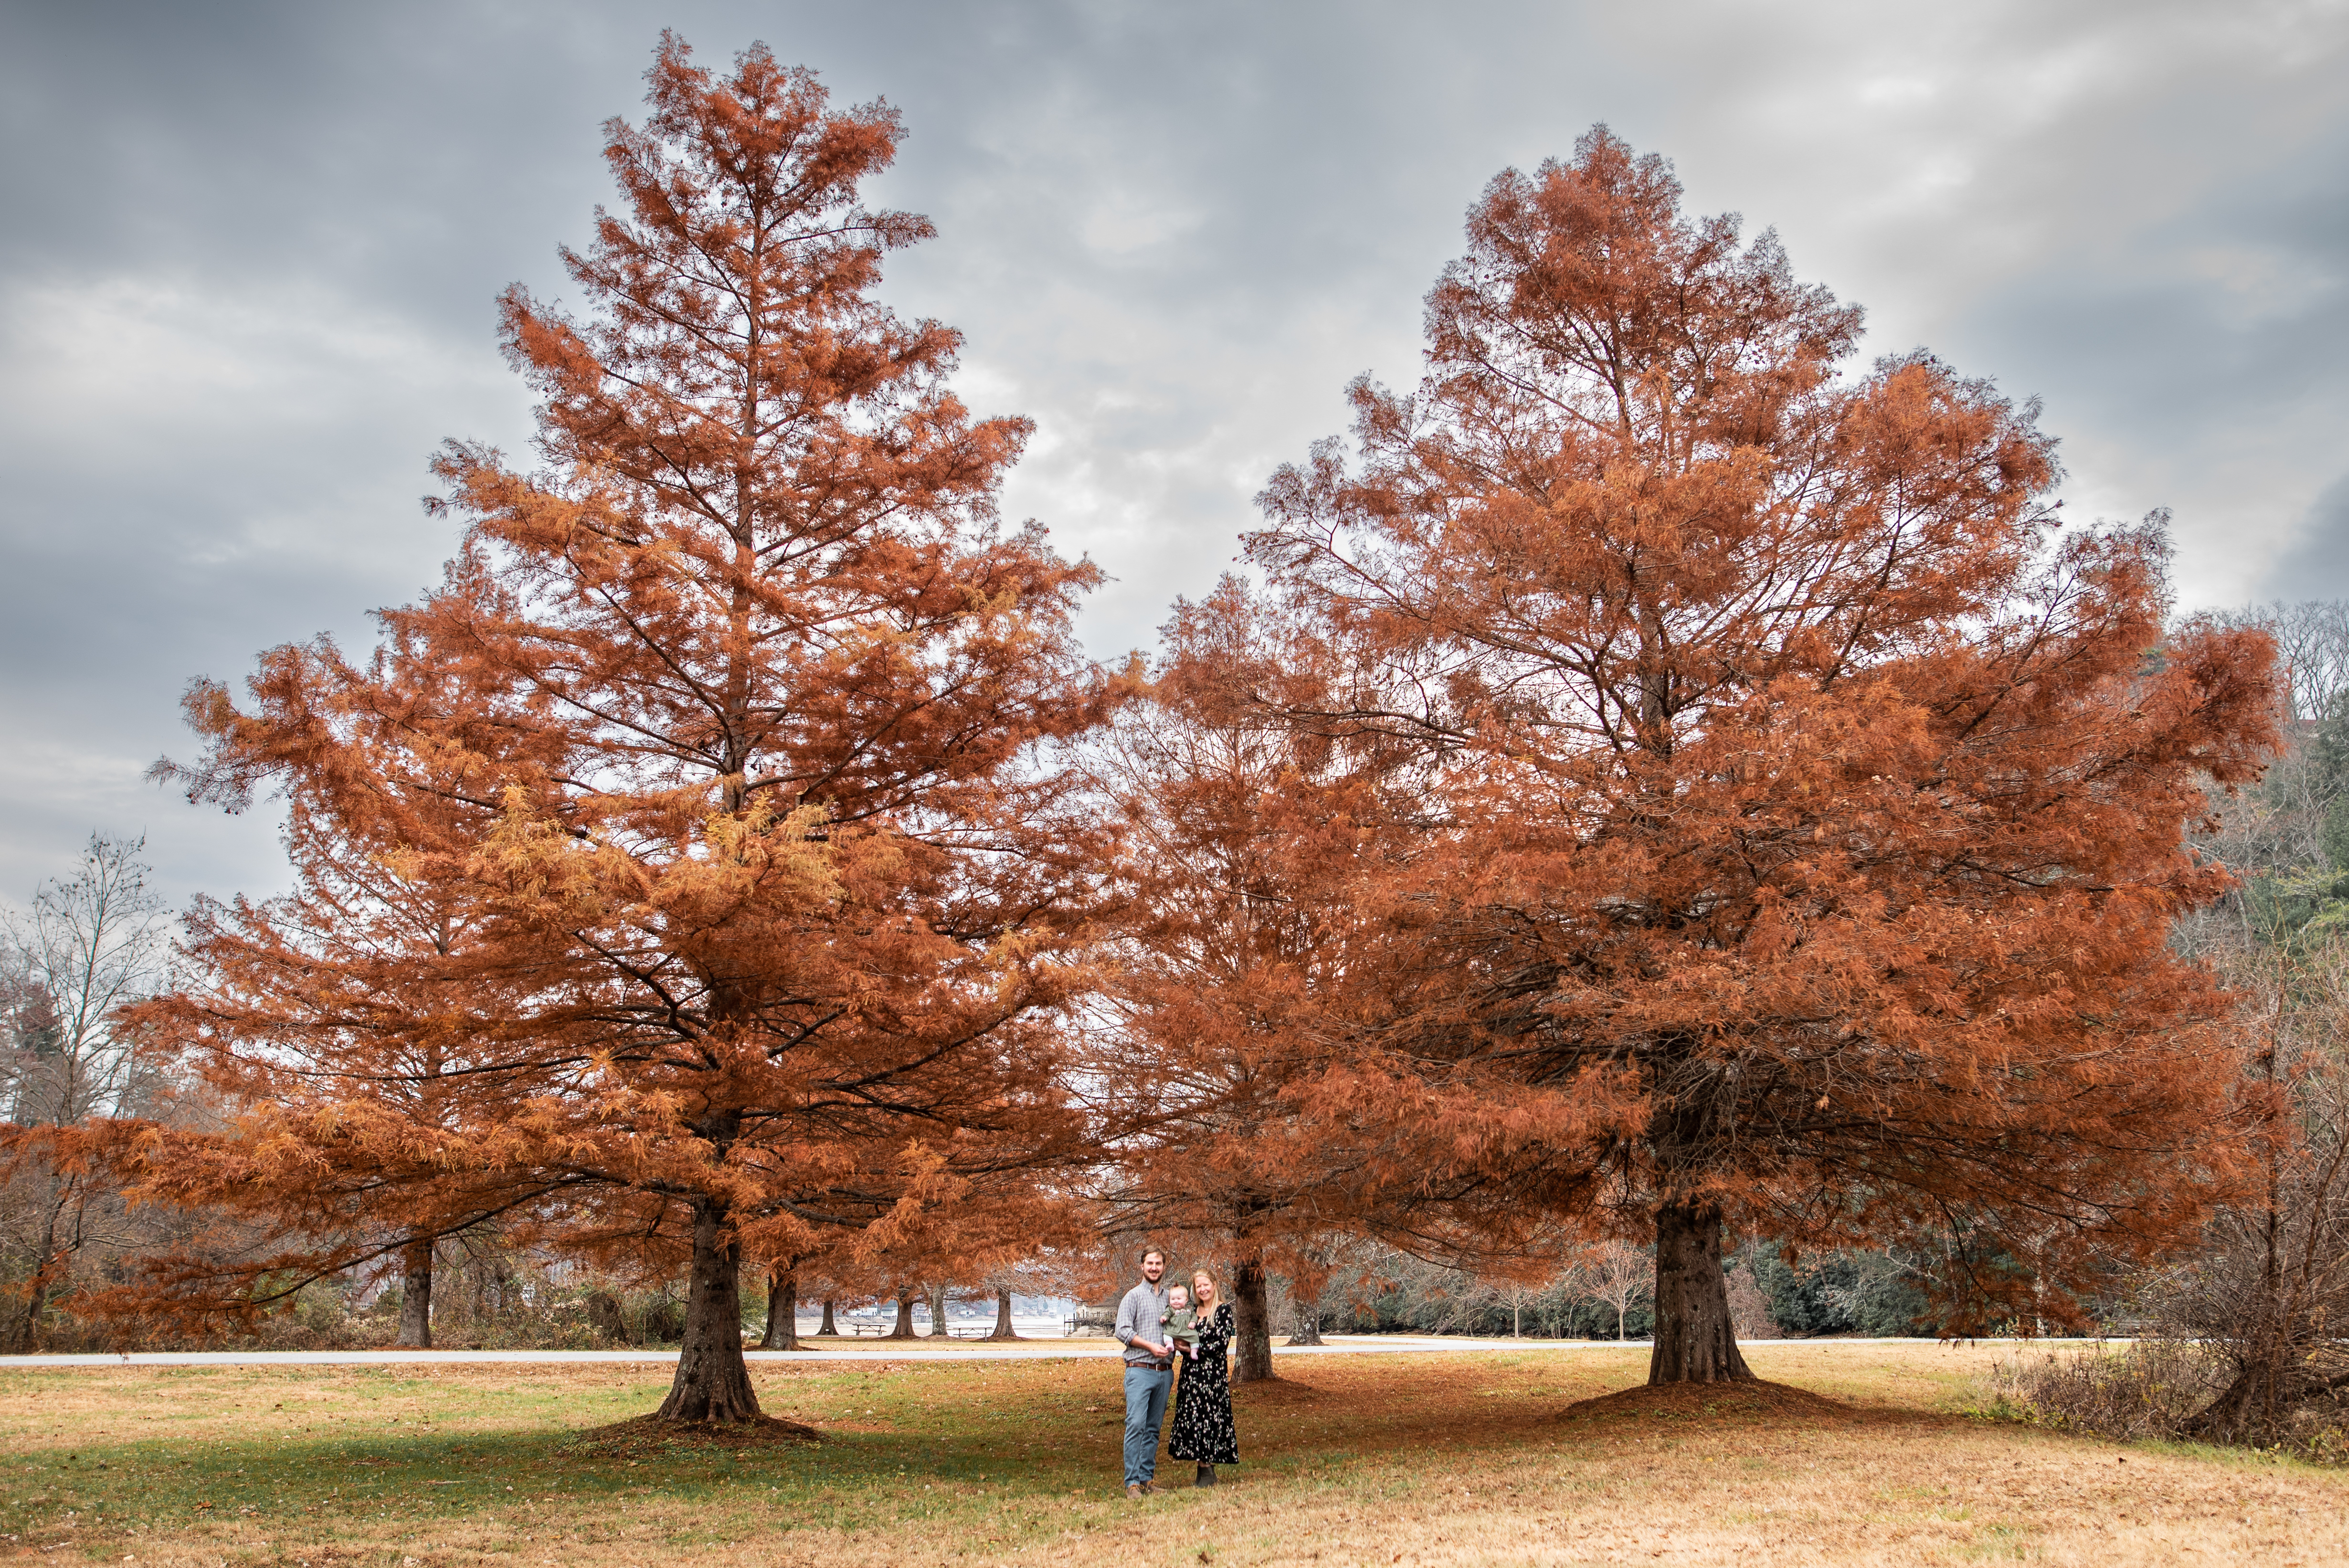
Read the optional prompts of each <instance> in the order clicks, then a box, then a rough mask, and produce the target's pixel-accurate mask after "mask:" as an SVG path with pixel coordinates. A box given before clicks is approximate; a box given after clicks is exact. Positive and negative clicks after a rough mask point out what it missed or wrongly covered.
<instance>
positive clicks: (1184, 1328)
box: [1166, 1285, 1199, 1361]
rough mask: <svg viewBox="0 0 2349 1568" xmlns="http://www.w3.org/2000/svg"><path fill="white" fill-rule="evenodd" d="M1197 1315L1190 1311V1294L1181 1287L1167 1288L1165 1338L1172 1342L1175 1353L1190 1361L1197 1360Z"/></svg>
mask: <svg viewBox="0 0 2349 1568" xmlns="http://www.w3.org/2000/svg"><path fill="white" fill-rule="evenodd" d="M1198 1318H1199V1314H1197V1313H1195V1312H1193V1311H1192V1310H1191V1293H1190V1292H1189V1291H1188V1290H1185V1288H1184V1287H1183V1286H1181V1285H1173V1286H1169V1287H1168V1289H1167V1292H1166V1337H1167V1338H1169V1339H1171V1340H1173V1341H1174V1345H1175V1347H1176V1349H1177V1351H1178V1352H1179V1353H1180V1354H1182V1355H1187V1356H1189V1357H1190V1358H1191V1359H1192V1360H1194V1361H1196V1360H1197V1359H1199V1322H1198Z"/></svg>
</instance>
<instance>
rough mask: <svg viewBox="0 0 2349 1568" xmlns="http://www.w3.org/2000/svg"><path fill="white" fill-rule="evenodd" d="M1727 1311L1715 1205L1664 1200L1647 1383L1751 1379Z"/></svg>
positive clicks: (1660, 1212) (1726, 1286)
mask: <svg viewBox="0 0 2349 1568" xmlns="http://www.w3.org/2000/svg"><path fill="white" fill-rule="evenodd" d="M1753 1377H1754V1374H1753V1372H1752V1370H1751V1369H1750V1368H1748V1367H1747V1366H1746V1365H1745V1357H1744V1356H1743V1355H1739V1354H1738V1352H1737V1331H1736V1329H1735V1327H1734V1326H1733V1324H1731V1322H1730V1317H1729V1280H1728V1276H1727V1275H1726V1274H1724V1273H1723V1272H1722V1268H1721V1210H1719V1209H1717V1208H1715V1207H1714V1206H1713V1205H1712V1204H1709V1203H1706V1204H1699V1203H1680V1202H1671V1203H1665V1204H1663V1205H1661V1207H1659V1208H1658V1209H1657V1210H1656V1348H1655V1352H1654V1354H1653V1355H1651V1356H1650V1357H1649V1360H1648V1384H1649V1386H1651V1387H1654V1386H1658V1385H1660V1384H1665V1383H1731V1382H1748V1381H1752V1380H1753Z"/></svg>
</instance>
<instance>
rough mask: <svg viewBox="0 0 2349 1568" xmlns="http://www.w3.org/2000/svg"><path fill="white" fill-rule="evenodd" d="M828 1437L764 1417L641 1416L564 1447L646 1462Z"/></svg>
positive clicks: (589, 1455)
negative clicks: (660, 1457) (685, 1418)
mask: <svg viewBox="0 0 2349 1568" xmlns="http://www.w3.org/2000/svg"><path fill="white" fill-rule="evenodd" d="M822 1441H823V1433H822V1432H820V1431H818V1430H816V1429H815V1428H813V1427H811V1426H809V1425H808V1424H807V1423H806V1422H804V1421H786V1420H784V1419H782V1418H781V1417H779V1416H761V1417H758V1418H757V1419H755V1420H750V1421H678V1420H672V1419H670V1418H669V1417H665V1416H638V1417H635V1418H634V1419H632V1420H626V1421H615V1422H613V1423H612V1424H611V1425H610V1426H608V1427H590V1428H587V1429H586V1430H585V1431H584V1432H581V1433H579V1434H578V1435H577V1436H575V1437H574V1438H571V1440H570V1441H568V1442H566V1443H564V1445H563V1452H564V1454H566V1455H569V1456H573V1457H575V1458H579V1459H641V1458H645V1457H647V1456H650V1455H655V1454H677V1453H690V1452H692V1451H694V1450H696V1449H763V1448H771V1447H772V1446H773V1445H775V1444H777V1443H820V1442H822Z"/></svg>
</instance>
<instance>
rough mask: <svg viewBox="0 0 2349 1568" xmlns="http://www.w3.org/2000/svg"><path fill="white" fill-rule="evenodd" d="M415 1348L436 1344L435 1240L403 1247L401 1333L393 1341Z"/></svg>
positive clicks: (400, 1305)
mask: <svg viewBox="0 0 2349 1568" xmlns="http://www.w3.org/2000/svg"><path fill="white" fill-rule="evenodd" d="M391 1343H392V1344H394V1345H401V1346H404V1347H407V1348H409V1349H415V1350H429V1349H431V1348H432V1243H431V1242H429V1241H410V1242H409V1244H408V1245H407V1246H405V1247H403V1248H401V1249H400V1250H399V1337H398V1338H397V1339H395V1340H393V1341H392V1342H391Z"/></svg>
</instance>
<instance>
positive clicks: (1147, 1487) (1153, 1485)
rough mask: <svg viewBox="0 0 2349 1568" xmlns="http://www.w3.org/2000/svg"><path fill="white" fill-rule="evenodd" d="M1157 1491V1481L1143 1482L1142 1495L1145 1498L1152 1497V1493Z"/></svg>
mask: <svg viewBox="0 0 2349 1568" xmlns="http://www.w3.org/2000/svg"><path fill="white" fill-rule="evenodd" d="M1156 1490H1158V1483H1157V1482H1156V1481H1154V1480H1146V1481H1143V1483H1142V1495H1143V1496H1144V1497H1148V1496H1150V1495H1151V1493H1153V1492H1154V1491H1156Z"/></svg>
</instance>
